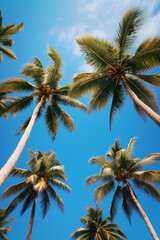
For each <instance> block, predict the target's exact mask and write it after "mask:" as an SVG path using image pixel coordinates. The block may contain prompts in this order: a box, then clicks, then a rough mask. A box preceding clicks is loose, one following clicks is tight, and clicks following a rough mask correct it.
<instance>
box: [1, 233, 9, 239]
mask: <svg viewBox="0 0 160 240" xmlns="http://www.w3.org/2000/svg"><path fill="white" fill-rule="evenodd" d="M0 239H1V240H9V239H8V238H7V237H6V236H4V235H3V234H2V233H0Z"/></svg>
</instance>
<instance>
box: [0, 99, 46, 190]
mask: <svg viewBox="0 0 160 240" xmlns="http://www.w3.org/2000/svg"><path fill="white" fill-rule="evenodd" d="M44 101H45V98H44V96H43V97H42V98H41V100H40V102H39V103H38V105H37V106H36V108H35V109H34V112H33V114H32V117H31V119H30V121H29V124H28V126H27V128H26V130H25V132H24V134H23V136H22V137H21V139H20V141H19V143H18V145H17V147H16V149H15V150H14V152H13V153H12V155H11V156H10V158H9V159H8V161H7V163H6V164H5V165H4V166H3V167H2V168H1V170H0V187H1V186H2V184H3V183H4V181H5V180H6V178H7V177H8V176H9V174H10V173H11V171H12V170H13V168H14V166H15V164H16V162H17V161H18V159H19V157H20V155H21V153H22V151H23V149H24V147H25V144H26V142H27V140H28V138H29V135H30V132H31V130H32V128H33V126H34V123H35V120H36V118H37V114H38V112H39V110H40V108H41V107H42V104H43V103H44Z"/></svg>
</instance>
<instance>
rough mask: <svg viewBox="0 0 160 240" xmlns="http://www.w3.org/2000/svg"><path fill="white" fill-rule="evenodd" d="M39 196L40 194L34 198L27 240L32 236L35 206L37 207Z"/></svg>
mask: <svg viewBox="0 0 160 240" xmlns="http://www.w3.org/2000/svg"><path fill="white" fill-rule="evenodd" d="M37 197H38V195H37V196H36V198H35V199H34V203H33V206H32V212H31V217H30V221H29V228H28V233H27V237H26V240H30V238H31V233H32V228H33V221H34V215H35V208H36V203H37Z"/></svg>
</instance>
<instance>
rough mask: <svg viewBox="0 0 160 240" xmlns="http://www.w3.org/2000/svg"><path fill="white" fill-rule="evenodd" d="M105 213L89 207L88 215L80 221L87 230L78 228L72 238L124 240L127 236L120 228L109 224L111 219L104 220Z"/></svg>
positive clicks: (79, 239)
mask: <svg viewBox="0 0 160 240" xmlns="http://www.w3.org/2000/svg"><path fill="white" fill-rule="evenodd" d="M102 215H103V211H102V210H100V209H99V208H97V209H95V208H94V207H92V206H90V205H88V208H87V214H86V215H85V216H84V217H82V218H81V219H80V222H81V223H82V224H83V225H84V226H85V228H78V229H77V230H76V231H75V232H74V233H72V235H71V238H74V239H78V240H83V239H86V240H87V239H88V240H92V239H95V240H100V239H103V240H107V239H110V240H114V239H117V240H118V239H119V240H124V239H126V238H127V236H126V235H125V234H124V233H123V232H122V231H121V230H120V229H119V228H118V224H116V223H109V222H108V221H109V220H111V219H110V217H107V218H106V219H103V217H102Z"/></svg>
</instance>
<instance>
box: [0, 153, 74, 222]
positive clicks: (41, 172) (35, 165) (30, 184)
mask: <svg viewBox="0 0 160 240" xmlns="http://www.w3.org/2000/svg"><path fill="white" fill-rule="evenodd" d="M29 152H30V155H29V158H30V160H29V161H28V163H27V165H28V167H29V169H30V170H27V169H21V168H14V169H13V171H12V172H11V174H10V175H11V176H14V177H18V178H25V180H24V181H22V182H20V183H18V184H16V185H13V186H11V187H9V188H7V189H6V190H5V192H4V193H3V195H2V197H1V199H4V198H8V197H11V196H13V195H16V194H18V193H19V195H18V196H17V197H16V198H15V199H14V200H13V201H12V202H11V204H10V205H9V206H8V207H7V208H6V210H5V212H6V213H7V214H9V213H10V212H11V211H13V210H14V208H15V207H16V206H17V204H18V203H20V202H21V201H24V203H23V206H22V210H21V215H22V214H23V213H24V212H25V211H26V210H27V209H28V207H29V206H30V205H31V203H32V202H33V201H34V199H35V198H36V197H37V196H38V195H40V196H41V208H42V213H43V218H44V217H45V215H46V213H47V211H48V209H49V207H50V200H49V196H50V197H51V198H52V199H54V200H55V202H56V203H57V205H58V207H59V208H60V210H61V211H63V210H64V203H63V201H62V199H61V198H60V197H59V195H58V194H57V193H56V191H55V190H54V189H53V187H55V188H59V189H63V190H65V191H68V192H70V191H71V188H70V187H68V186H67V185H66V184H65V182H66V181H67V177H66V175H65V173H64V166H63V165H61V164H60V162H59V160H57V159H56V154H55V153H53V152H52V151H49V152H47V153H42V152H41V151H39V150H38V151H36V152H34V151H32V150H31V149H29Z"/></svg>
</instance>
